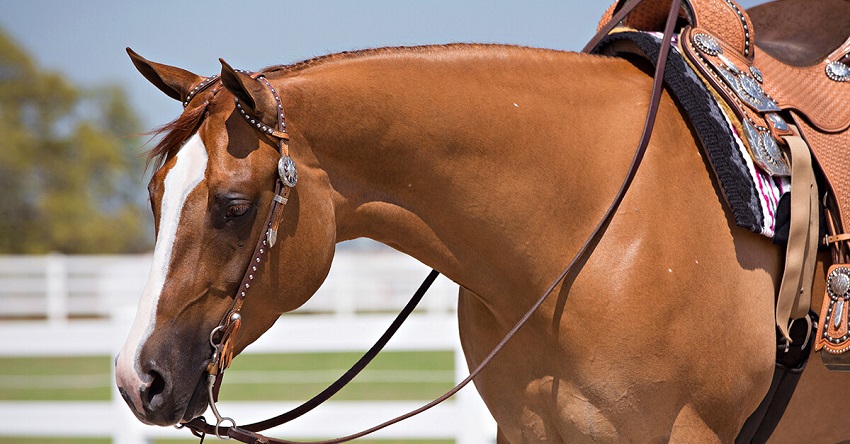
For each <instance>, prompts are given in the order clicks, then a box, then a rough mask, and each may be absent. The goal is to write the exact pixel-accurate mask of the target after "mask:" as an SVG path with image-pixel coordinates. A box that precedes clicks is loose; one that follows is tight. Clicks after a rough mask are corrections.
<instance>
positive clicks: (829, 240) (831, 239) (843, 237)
mask: <svg viewBox="0 0 850 444" xmlns="http://www.w3.org/2000/svg"><path fill="white" fill-rule="evenodd" d="M848 240H850V234H836V235H834V236H829V235H827V236H826V237H825V238H824V239H823V244H824V245H826V246H827V247H828V246H830V245H831V244H834V243H836V242H843V241H848Z"/></svg>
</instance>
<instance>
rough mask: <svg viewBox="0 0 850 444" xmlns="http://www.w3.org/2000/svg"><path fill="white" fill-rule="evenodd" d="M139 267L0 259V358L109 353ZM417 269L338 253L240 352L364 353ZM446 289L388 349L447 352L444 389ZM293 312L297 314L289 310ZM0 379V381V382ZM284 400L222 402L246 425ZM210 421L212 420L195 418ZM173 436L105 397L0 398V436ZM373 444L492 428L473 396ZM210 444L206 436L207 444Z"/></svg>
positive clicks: (409, 262) (144, 267) (324, 419)
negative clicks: (290, 310) (295, 306)
mask: <svg viewBox="0 0 850 444" xmlns="http://www.w3.org/2000/svg"><path fill="white" fill-rule="evenodd" d="M149 268H150V257H149V256H147V255H143V256H85V257H79V256H75V257H66V256H60V255H48V256H23V257H22V256H0V317H2V319H4V320H2V321H0V337H2V338H4V340H3V341H0V356H2V357H27V356H93V355H110V356H114V355H115V353H116V352H117V350H118V349H119V347H120V346H121V343H122V342H123V340H124V338H125V337H126V334H127V332H128V330H129V327H130V324H131V322H132V317H133V314H134V312H135V306H136V303H137V300H138V297H139V295H140V294H141V292H142V287H143V286H144V282H145V280H146V278H147V273H148V270H149ZM427 271H428V270H427V269H426V268H425V267H424V266H422V265H421V264H419V263H418V262H417V261H415V260H413V259H410V258H408V257H406V256H403V255H400V254H397V253H394V252H352V251H340V252H338V253H337V256H336V258H335V260H334V266H333V267H332V269H331V273H330V275H329V277H328V280H327V281H326V283H325V285H324V286H323V287H322V288H321V289H320V290H319V292H318V293H317V294H316V296H314V297H313V299H311V301H310V302H308V303H307V304H306V305H305V306H304V307H302V308H301V309H299V310H298V311H297V312H296V313H298V314H292V315H286V316H284V317H283V318H281V320H280V321H278V322H277V323H276V324H275V326H273V327H272V328H271V329H270V330H269V331H268V332H267V333H266V334H265V335H264V336H263V337H261V338H260V339H259V340H258V341H257V342H256V343H254V344H252V345H251V346H250V347H249V348H248V349H247V350H246V351H245V352H244V353H293V352H305V351H323V352H344V351H365V350H366V349H367V348H368V347H370V346H371V345H372V343H373V342H374V341H375V340H376V339H377V338H378V337H379V336H380V335H381V334H382V333H383V330H384V329H385V328H386V326H388V325H389V323H390V322H391V320H392V318H393V316H394V314H388V313H390V312H393V313H394V312H396V311H397V310H398V309H399V308H400V307H401V306H403V305H404V304H405V303H406V301H407V298H408V297H409V296H410V295H411V294H412V293H413V291H414V290H415V289H416V287H417V286H418V285H419V282H420V281H421V279H422V278H424V277H425V275H426V274H427ZM456 295H457V289H456V286H455V285H454V284H453V283H451V282H450V281H448V280H447V279H445V278H442V277H441V278H440V279H438V280H437V281H436V282H435V284H434V286H433V288H432V289H431V290H430V291H429V293H428V294H427V295H426V297H425V299H424V300H423V303H422V306H421V307H420V308H419V309H417V312H416V313H415V314H414V315H412V316H411V318H410V319H409V320H408V322H407V323H406V324H405V325H404V326H403V327H402V328H401V330H399V332H398V334H397V335H396V337H395V338H393V339H392V340H391V341H390V343H389V344H388V345H387V349H388V350H404V351H426V350H453V351H454V355H455V380H458V381H459V380H460V379H462V378H463V377H465V376H466V374H467V372H466V364H465V360H464V358H463V353H462V351H461V349H460V344H459V340H458V331H457V321H456V316H455V301H456ZM299 312H300V313H299ZM0 378H2V376H0ZM421 404H422V402H412V401H351V402H341V401H331V402H328V403H326V405H323V406H321V407H319V408H318V409H316V410H315V411H313V412H311V413H309V414H307V415H306V416H304V417H303V418H300V419H299V420H296V421H295V422H294V423H293V424H288V425H286V426H283V427H280V428H279V429H273V430H272V431H270V432H269V433H270V434H271V435H272V436H276V435H277V436H289V437H298V438H304V439H322V438H329V437H336V436H342V435H346V434H350V433H353V432H356V431H358V430H361V429H363V428H366V427H370V426H372V425H375V424H377V423H378V422H383V421H384V420H386V419H389V418H392V417H394V416H397V415H399V414H401V413H405V412H407V411H409V410H412V409H414V408H416V407H419V406H420V405H421ZM294 406H295V403H291V402H226V401H224V402H222V403H220V407H219V408H220V409H221V410H222V412H223V413H225V414H226V415H227V416H232V417H234V418H236V419H237V421H240V422H243V423H247V422H253V421H256V420H260V419H264V418H265V417H267V416H270V415H272V414H277V413H280V412H282V411H284V410H287V409H289V408H292V407H294ZM207 417H212V415H207ZM187 435H189V433H188V432H187V431H185V430H175V429H173V428H161V427H148V426H144V425H142V424H141V423H139V422H138V421H137V420H136V419H135V418H134V417H133V416H132V414H131V413H130V411H129V409H128V408H127V407H126V405H124V401H123V400H122V399H121V397H120V396H119V395H118V394H117V390H115V389H114V388H113V390H112V399H111V400H110V401H74V402H63V401H0V436H40V437H51V436H52V437H98V436H102V437H112V440H113V442H114V443H116V444H139V443H145V442H149V440H151V439H155V438H180V437H183V438H185V437H187ZM373 437H374V438H377V439H454V440H455V442H457V443H458V444H483V443H492V442H494V439H495V423H494V422H493V420H492V418H491V417H490V415H489V413H488V412H487V410H486V408H485V407H484V405H483V403H482V402H481V400H480V398H479V397H478V394H477V392H475V390H474V388H472V387H469V388H467V389H464V390H463V391H461V392H460V393H459V394H458V395H457V396H456V397H455V398H453V399H452V400H449V401H448V402H446V403H444V404H442V405H440V406H437V407H435V408H434V409H432V410H430V411H428V412H426V413H424V414H422V415H419V416H417V417H414V418H412V419H410V420H407V421H404V422H403V423H401V424H397V425H395V426H392V427H390V428H388V429H385V430H383V431H381V432H378V433H376V434H374V435H373ZM211 438H212V437H211Z"/></svg>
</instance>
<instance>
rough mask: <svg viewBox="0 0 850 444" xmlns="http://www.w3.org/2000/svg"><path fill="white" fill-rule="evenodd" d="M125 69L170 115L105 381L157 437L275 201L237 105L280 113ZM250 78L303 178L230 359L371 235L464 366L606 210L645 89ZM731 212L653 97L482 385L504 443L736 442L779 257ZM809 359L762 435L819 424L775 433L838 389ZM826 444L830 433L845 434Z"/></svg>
mask: <svg viewBox="0 0 850 444" xmlns="http://www.w3.org/2000/svg"><path fill="white" fill-rule="evenodd" d="M131 55H132V54H131ZM133 61H134V63H135V64H136V66H137V68H138V69H139V70H140V71H141V72H142V74H143V75H144V76H145V77H146V78H147V79H148V80H150V81H151V82H152V83H153V84H154V85H155V86H157V87H158V88H159V89H161V90H162V91H163V92H165V93H166V94H168V95H169V96H170V97H172V98H175V99H177V100H181V101H184V105H186V110H185V111H184V112H183V114H182V115H181V116H180V117H179V118H178V119H177V120H175V121H173V122H171V123H169V124H166V125H165V126H164V127H162V131H163V133H164V135H165V136H164V137H163V138H162V140H161V142H160V143H159V144H158V145H157V146H156V147H155V148H154V149H153V150H152V151H151V158H152V159H153V162H154V163H155V165H156V166H157V169H156V171H155V173H154V174H153V176H152V178H151V180H150V183H149V185H148V190H149V193H150V199H151V204H152V210H153V214H154V219H155V226H156V233H157V237H156V244H155V249H154V255H153V266H152V269H151V273H150V276H149V279H148V283H147V286H146V287H145V290H144V292H143V294H142V297H141V300H140V303H139V309H138V312H137V314H136V318H135V320H134V322H133V324H132V327H131V331H130V334H129V337H128V339H127V341H126V343H125V344H124V346H123V348H122V349H121V351H120V353H119V355H118V356H117V358H116V369H115V373H116V383H117V385H118V387H119V389H120V392H121V393H122V395H123V396H124V398H125V400H126V401H127V403H128V405H129V407H130V409H131V410H132V411H133V413H134V414H135V415H136V417H137V418H138V419H139V420H141V421H142V422H145V423H147V424H156V425H163V426H164V425H173V424H177V423H180V422H182V421H188V420H190V419H192V418H194V417H195V416H197V415H199V414H200V413H202V412H203V411H204V409H205V407H206V406H207V403H208V392H207V390H206V387H207V374H206V372H207V367H208V365H209V363H210V359H211V358H210V355H211V346H210V332H211V331H212V330H214V329H215V328H216V327H217V326H218V325H219V321H220V320H221V319H222V316H224V315H225V313H227V312H228V309H229V308H230V307H231V306H232V304H233V298H234V296H233V295H234V294H236V291H237V287H239V286H240V285H241V284H240V279H241V278H242V273H243V272H244V271H245V270H246V268H247V267H251V266H252V264H251V263H249V262H251V261H252V257H253V256H252V252H253V248H254V246H255V245H256V242H257V239H259V238H260V236H261V235H262V234H263V233H264V230H266V228H267V227H266V226H265V225H264V220H266V213H267V211H268V210H267V209H268V208H269V206H270V204H271V202H272V200H273V199H274V196H275V190H274V184H275V181H276V179H277V174H278V169H277V164H278V161H279V159H280V154H279V152H278V149H279V147H278V144H277V141H276V139H275V138H273V137H270V136H268V135H267V134H265V133H261V132H260V131H257V129H256V128H255V127H254V126H252V125H251V123H250V122H248V121H246V120H245V119H244V118H243V117H242V115H240V109H245V108H247V109H248V110H249V111H250V113H249V114H250V115H252V116H259V117H258V118H259V119H260V120H262V121H263V122H264V123H265V125H273V123H274V121H275V120H274V117H275V116H276V115H277V109H276V108H275V107H274V103H275V102H274V101H273V100H270V99H269V97H268V94H265V95H264V93H263V91H266V90H265V89H264V87H260V86H257V85H259V82H256V81H255V80H253V79H252V78H251V77H248V76H247V74H244V73H241V72H238V71H236V70H233V69H232V68H230V67H229V66H228V65H226V64H223V68H222V73H221V79H220V80H214V86H212V87H210V88H206V89H203V90H202V91H201V92H198V93H197V94H195V93H194V92H193V91H196V90H194V89H193V88H194V87H195V86H197V85H199V84H200V83H202V82H204V81H205V80H204V79H205V78H204V77H201V76H199V75H196V74H194V73H191V72H190V71H186V70H183V69H181V68H176V67H172V66H168V65H162V64H158V63H154V62H150V61H147V60H146V59H143V58H141V57H140V56H133ZM262 73H263V76H264V78H265V79H267V81H268V82H269V84H270V86H273V88H274V90H275V91H277V92H279V95H280V97H279V98H280V100H281V101H282V105H283V107H282V108H283V110H284V112H285V122H286V129H287V132H288V134H289V155H290V156H291V158H292V159H293V160H294V161H295V163H296V164H297V168H298V169H297V172H298V182H297V186H296V187H294V188H292V190H291V194H290V195H289V196H288V203H287V204H286V206H285V207H284V208H283V209H282V210H281V211H282V213H281V220H282V222H281V224H280V232H279V234H278V235H277V244H276V245H274V247H273V248H270V249H269V250H268V251H267V252H266V253H265V254H266V256H265V259H264V261H263V262H262V263H261V264H259V266H257V267H256V268H257V269H256V270H255V271H254V272H253V274H252V275H251V278H252V280H251V282H250V286H251V288H250V291H251V295H250V297H248V298H246V299H245V302H244V306H243V307H242V310H241V315H242V321H241V328H240V329H239V331H238V333H237V334H235V336H234V339H233V340H234V341H235V345H234V351H235V353H237V354H238V352H240V351H242V350H243V349H244V348H245V347H246V346H247V345H249V344H250V343H251V342H253V341H254V340H256V339H257V338H258V337H259V336H260V335H262V334H263V332H264V331H266V330H267V329H268V328H269V327H270V326H271V325H272V324H273V323H274V322H275V321H276V320H277V319H278V317H279V316H280V315H281V314H282V313H285V312H288V311H291V310H294V309H296V308H298V307H299V306H301V305H302V304H304V303H305V302H306V301H307V300H308V299H309V298H310V297H311V296H312V295H313V294H314V292H315V291H316V290H317V289H318V287H319V286H320V285H321V283H322V281H323V280H324V279H325V277H326V275H327V273H328V270H329V268H330V265H331V262H332V259H333V255H334V246H335V244H336V243H338V242H341V241H345V240H350V239H356V238H363V237H365V238H370V239H373V240H375V241H378V242H381V243H383V244H386V245H388V246H390V247H392V248H394V249H396V250H398V251H401V252H402V253H405V254H408V255H410V256H413V257H414V258H416V259H418V260H420V261H421V262H423V263H424V264H426V265H428V266H430V267H433V268H434V269H436V270H438V271H439V272H441V273H442V274H444V275H446V276H447V277H448V278H450V279H451V280H453V281H454V282H456V283H457V284H458V285H459V287H460V291H459V295H458V322H459V330H460V339H461V343H462V346H463V350H464V353H465V356H466V359H467V362H468V365H469V366H470V367H475V366H477V365H478V364H479V363H480V362H481V361H482V359H484V358H485V357H486V356H487V354H488V353H490V351H491V350H492V349H493V347H494V346H495V345H496V344H497V343H498V342H499V341H500V340H501V339H502V338H503V337H504V336H505V334H506V332H507V331H508V330H510V329H511V328H512V327H513V326H514V324H515V323H516V322H517V320H518V319H519V318H520V316H521V315H522V314H523V313H525V312H526V310H528V308H529V307H530V306H531V304H532V303H533V302H534V301H535V299H536V298H537V297H538V296H539V295H540V294H541V293H543V291H544V290H545V289H546V288H547V287H548V286H549V285H551V283H552V282H553V281H554V279H555V277H556V276H558V274H559V273H560V272H561V270H562V269H563V267H564V266H565V265H566V263H567V262H568V261H569V259H570V258H572V257H573V255H574V254H575V253H576V251H577V250H578V249H579V248H580V247H581V245H582V244H583V242H584V241H585V240H586V239H587V237H588V235H589V234H590V233H591V231H592V230H593V228H594V227H595V225H596V224H597V222H598V221H599V220H600V219H601V217H602V215H603V213H604V212H605V210H606V208H607V206H608V204H609V203H610V201H611V198H612V197H613V196H614V194H615V192H616V191H617V189H618V187H619V185H620V182H621V181H622V177H623V176H624V175H625V174H626V169H627V168H628V166H629V162H630V160H631V158H632V155H633V149H634V145H635V144H636V143H637V141H638V139H639V137H640V131H641V128H642V123H643V118H644V114H645V112H646V108H647V106H648V101H649V91H650V88H651V83H652V79H651V77H650V76H649V75H648V74H647V73H646V72H645V71H644V70H643V69H642V68H641V67H640V66H636V65H635V64H633V63H630V62H629V61H626V60H622V59H616V58H610V57H604V56H592V55H586V54H578V53H571V52H562V51H555V50H546V49H535V48H527V47H519V46H507V45H479V44H452V45H431V46H422V47H399V48H381V49H370V50H362V51H356V52H350V53H340V54H333V55H327V56H321V57H318V58H315V59H311V60H308V61H305V62H300V63H296V64H292V65H281V66H273V67H270V68H267V69H264V70H263V71H262ZM207 82H208V83H209V82H210V81H209V80H208V81H207ZM237 103H238V104H240V106H239V107H237ZM724 205H725V203H724V198H723V197H722V195H721V192H720V190H719V187H718V184H717V183H716V181H715V179H714V178H713V176H712V174H711V167H710V166H709V165H708V164H707V160H706V158H705V155H704V154H703V153H702V152H701V150H700V149H699V147H698V143H697V139H696V136H695V134H694V131H693V129H692V127H691V126H690V125H689V123H688V121H687V119H686V118H685V117H683V114H682V112H681V110H680V108H679V107H678V106H677V104H676V102H675V101H674V100H673V99H672V98H671V97H670V96H669V95H667V94H666V93H664V95H663V96H662V98H661V102H660V106H659V110H658V116H657V123H656V129H655V131H654V133H653V135H652V138H651V140H650V143H649V146H648V149H647V153H646V157H645V159H644V160H643V164H642V166H641V167H640V169H639V170H638V173H637V176H636V178H635V180H634V183H633V184H632V186H631V188H630V189H629V190H628V192H627V194H626V195H625V198H624V200H623V202H622V204H621V206H620V209H619V211H618V212H617V213H616V215H615V216H614V217H613V219H612V220H611V221H610V223H609V225H608V226H607V229H606V230H605V232H604V235H603V236H602V237H601V238H600V239H599V240H598V243H597V244H596V245H595V246H594V248H593V251H592V254H591V255H590V256H589V257H588V258H587V259H586V260H585V261H583V263H581V264H580V265H581V266H580V268H579V269H577V270H576V271H574V272H572V273H570V274H569V275H568V276H567V278H566V279H565V280H564V281H563V282H561V283H560V284H559V285H558V286H557V287H556V289H555V291H554V293H553V294H551V295H550V296H549V297H548V298H547V299H546V300H545V302H544V303H543V305H542V306H541V307H540V308H539V309H538V310H537V311H536V312H535V313H534V314H533V316H532V317H531V319H530V320H529V322H528V323H527V324H526V325H525V326H524V327H523V328H522V329H521V330H520V331H519V332H518V333H517V334H516V336H514V337H513V338H512V339H511V340H510V341H509V342H508V343H507V345H506V346H505V348H504V349H502V350H501V352H500V353H499V354H498V355H496V357H495V359H493V361H492V362H490V364H489V366H488V367H486V368H485V369H484V371H483V372H481V373H480V374H479V375H478V377H477V378H476V379H475V381H474V382H475V386H476V388H477V390H478V391H479V392H480V394H481V397H482V398H483V400H484V402H485V404H486V405H487V407H488V409H489V410H490V412H491V413H492V415H493V417H494V418H495V420H496V422H497V424H498V434H497V442H499V443H536V442H589V441H602V442H619V441H641V442H655V441H674V442H682V441H695V442H730V441H733V440H734V438H735V436H736V434H737V433H738V431H739V430H740V428H741V426H742V424H743V423H744V421H745V420H746V419H747V417H748V416H749V415H750V414H751V413H752V412H753V410H754V409H755V408H756V407H757V406H758V405H759V403H760V401H761V400H762V398H763V397H764V396H765V394H766V392H767V390H768V387H769V386H770V382H771V378H772V375H773V368H774V358H775V356H774V354H775V347H776V336H775V325H774V314H773V313H774V298H775V294H776V291H777V288H778V285H779V279H780V278H779V276H780V275H781V270H782V266H783V259H784V252H783V251H782V249H780V248H779V247H777V246H775V245H772V244H771V242H770V240H769V239H767V238H764V237H762V236H759V235H756V234H754V233H752V232H750V231H748V230H745V229H743V228H739V227H738V226H736V224H735V222H734V220H733V219H732V216H731V215H730V214H729V212H728V211H727V210H726V209H725V207H724ZM819 270H820V273H821V274H823V266H822V265H821V266H819ZM815 282H816V283H817V282H823V280H818V278H816V279H815ZM818 285H820V287H819V288H815V289H814V291H813V292H812V294H814V295H820V294H822V292H823V287H822V284H816V287H818ZM816 299H817V300H813V303H812V306H813V308H814V309H815V310H816V311H817V308H818V307H819V305H820V298H819V297H818V298H816ZM812 361H815V360H814V359H813V360H812ZM818 366H820V367H821V369H820V370H818V371H817V372H816V373H813V374H815V375H816V376H817V377H814V378H813V379H812V378H809V377H804V379H803V382H802V383H801V385H800V387H799V388H798V391H800V392H803V393H807V394H816V395H817V396H818V397H817V398H812V399H813V401H811V402H809V401H804V402H802V403H793V402H792V405H791V407H790V408H789V415H788V416H787V417H786V419H784V420H783V424H782V425H780V427H779V433H780V434H784V436H785V437H787V438H788V439H790V440H793V439H797V438H795V437H794V436H795V435H794V434H796V433H799V432H800V429H817V427H818V426H817V425H815V424H812V425H807V426H806V427H801V426H799V423H798V422H790V423H789V421H794V418H793V416H794V414H795V412H798V413H799V412H801V411H806V412H807V413H809V414H811V415H815V414H817V413H818V412H819V413H820V414H824V413H823V412H824V409H825V408H826V407H828V404H829V403H830V402H836V403H838V402H846V399H848V398H847V396H848V395H850V387H848V384H847V383H846V378H845V379H840V378H839V379H836V376H835V375H828V376H823V375H825V371H823V370H822V365H821V364H820V363H819V362H812V363H811V364H810V367H818ZM810 373H812V372H811V371H810ZM821 376H823V377H821ZM839 376H843V375H839ZM836 381H843V383H838V384H837V383H836ZM803 398H805V399H809V398H808V397H805V396H804V397H803ZM839 400H841V401H839ZM786 423H788V424H791V425H789V426H786V425H785V424H786ZM818 433H822V435H817V436H819V437H820V438H822V439H831V440H836V439H838V438H840V437H843V438H847V437H848V436H850V428H848V426H847V424H846V423H845V425H843V426H837V427H832V428H830V429H829V430H821V431H819V432H818ZM780 438H781V437H780Z"/></svg>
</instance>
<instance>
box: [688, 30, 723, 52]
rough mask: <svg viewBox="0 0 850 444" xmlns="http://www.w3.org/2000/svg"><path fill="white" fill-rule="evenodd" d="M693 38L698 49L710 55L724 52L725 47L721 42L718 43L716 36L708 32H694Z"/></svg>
mask: <svg viewBox="0 0 850 444" xmlns="http://www.w3.org/2000/svg"><path fill="white" fill-rule="evenodd" d="M693 40H694V45H695V46H696V47H697V49H699V50H700V51H702V52H704V53H706V54H708V55H710V56H716V55H717V54H723V48H722V47H721V46H720V44H719V43H717V40H715V39H714V37H712V36H710V35H708V34H702V33H700V34H694V37H693Z"/></svg>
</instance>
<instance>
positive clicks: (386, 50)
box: [263, 43, 555, 74]
mask: <svg viewBox="0 0 850 444" xmlns="http://www.w3.org/2000/svg"><path fill="white" fill-rule="evenodd" d="M494 48H498V49H508V50H528V51H536V52H541V53H544V52H553V51H555V50H551V49H542V48H532V47H528V46H522V45H508V44H499V43H489V44H488V43H446V44H434V45H416V46H384V47H380V48H367V49H358V50H354V51H342V52H336V53H331V54H325V55H320V56H318V57H314V58H312V59H307V60H303V61H300V62H297V63H293V64H289V65H273V66H269V67H266V68H265V69H263V72H265V73H279V74H291V73H296V72H301V71H304V70H306V69H309V68H312V67H314V66H318V65H322V64H324V63H328V62H335V61H342V60H349V59H358V58H363V57H369V56H381V55H388V54H399V53H410V54H428V53H434V52H442V51H447V50H468V49H494Z"/></svg>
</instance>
